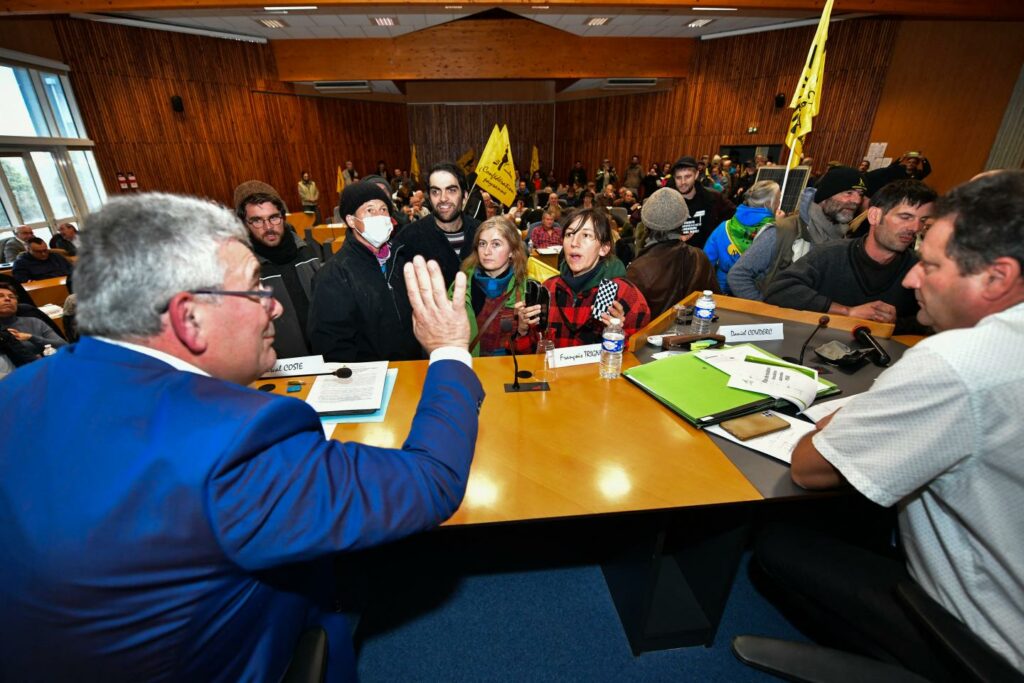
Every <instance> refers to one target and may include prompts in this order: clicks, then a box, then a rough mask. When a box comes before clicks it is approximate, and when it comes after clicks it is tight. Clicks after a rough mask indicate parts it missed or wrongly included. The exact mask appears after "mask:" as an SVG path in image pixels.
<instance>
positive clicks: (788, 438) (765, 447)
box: [704, 411, 814, 465]
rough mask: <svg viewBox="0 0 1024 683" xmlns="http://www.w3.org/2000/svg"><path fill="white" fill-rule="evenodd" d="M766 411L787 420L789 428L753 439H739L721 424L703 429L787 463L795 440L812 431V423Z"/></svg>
mask: <svg viewBox="0 0 1024 683" xmlns="http://www.w3.org/2000/svg"><path fill="white" fill-rule="evenodd" d="M768 412H770V413H771V414H773V415H778V416H779V417H781V418H782V419H783V420H785V421H786V422H788V423H789V425H790V426H789V429H783V430H782V431H778V432H772V433H771V434H765V435H764V436H755V437H754V438H753V439H747V440H746V441H740V440H739V439H737V438H736V437H735V436H733V435H732V434H730V433H729V432H727V431H725V430H724V429H722V427H721V425H712V426H710V427H707V428H706V429H705V430H704V431H707V432H711V433H712V434H714V435H715V436H720V437H722V438H723V439H728V440H729V441H734V442H736V443H738V444H741V445H743V446H746V447H747V448H750V449H753V450H755V451H757V452H759V453H764V454H765V455H768V456H771V457H773V458H775V459H776V460H781V461H782V462H784V463H786V464H787V465H788V464H789V463H790V461H791V460H792V459H793V449H794V448H796V444H797V442H798V441H800V438H801V437H802V436H803V435H804V434H807V433H809V432H813V431H814V425H813V424H811V423H810V422H806V421H804V420H801V419H799V418H796V417H790V416H789V415H783V414H782V413H776V412H775V411H768Z"/></svg>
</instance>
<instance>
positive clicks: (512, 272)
mask: <svg viewBox="0 0 1024 683" xmlns="http://www.w3.org/2000/svg"><path fill="white" fill-rule="evenodd" d="M527 258H528V257H527V254H526V244H525V243H524V242H523V238H522V237H521V236H520V234H519V230H517V229H516V226H515V223H513V222H512V221H511V220H509V219H508V218H506V217H504V216H497V217H495V218H489V219H487V220H486V221H484V222H483V223H481V224H480V228H479V229H478V230H477V232H476V250H475V251H474V252H473V253H472V254H470V255H469V257H468V258H466V260H465V261H463V263H462V272H464V273H465V274H466V280H467V288H466V315H467V316H469V327H470V343H469V351H470V353H472V354H473V355H474V356H503V355H505V354H507V353H508V352H509V349H508V345H509V341H510V340H511V337H512V334H513V333H514V332H515V330H516V319H515V318H516V315H515V305H516V304H517V303H518V302H520V301H524V300H525V299H526V260H527ZM503 321H507V322H505V327H504V328H503V327H502V322H503Z"/></svg>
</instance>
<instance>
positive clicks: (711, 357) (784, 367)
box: [697, 345, 829, 412]
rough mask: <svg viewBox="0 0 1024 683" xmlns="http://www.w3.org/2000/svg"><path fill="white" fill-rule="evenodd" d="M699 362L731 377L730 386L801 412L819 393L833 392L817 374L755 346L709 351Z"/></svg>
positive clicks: (698, 355)
mask: <svg viewBox="0 0 1024 683" xmlns="http://www.w3.org/2000/svg"><path fill="white" fill-rule="evenodd" d="M697 358H699V359H701V360H702V361H704V362H705V363H707V364H708V365H710V366H712V367H713V368H715V369H716V370H720V371H722V372H724V373H725V374H727V375H729V382H728V384H727V386H729V387H732V388H733V389H745V390H747V391H755V392H757V393H759V394H765V395H767V396H771V397H772V398H778V399H782V400H784V401H789V402H790V403H792V404H793V405H795V406H796V407H797V408H799V409H800V411H801V412H803V411H804V410H807V408H809V407H810V405H811V404H812V403H814V398H815V397H816V396H817V395H818V392H819V391H822V390H824V389H828V388H829V385H828V384H825V383H824V382H821V381H819V380H818V372H817V370H814V369H812V368H807V367H804V366H802V365H796V364H794V363H787V362H786V361H784V360H780V359H778V358H773V357H772V356H769V355H768V354H766V353H764V352H762V351H761V350H760V349H758V348H755V347H753V346H747V345H744V346H733V347H731V348H721V349H705V350H703V351H700V352H698V353H697Z"/></svg>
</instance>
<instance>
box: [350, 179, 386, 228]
mask: <svg viewBox="0 0 1024 683" xmlns="http://www.w3.org/2000/svg"><path fill="white" fill-rule="evenodd" d="M371 199H379V200H381V201H382V202H384V204H385V205H387V206H388V207H390V206H391V202H390V201H389V200H390V199H391V198H390V197H388V195H387V193H386V192H384V190H382V189H380V186H379V185H377V184H376V183H369V182H367V181H366V180H365V179H363V180H360V181H358V182H355V183H352V184H351V185H346V186H345V189H344V190H343V191H342V193H341V201H340V202H339V203H338V213H340V214H341V220H343V221H344V220H345V218H347V217H348V216H354V215H355V213H356V211H357V210H358V209H359V207H360V206H362V205H363V204H365V203H366V202H368V201H370V200H371Z"/></svg>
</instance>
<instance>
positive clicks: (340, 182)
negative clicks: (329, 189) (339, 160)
mask: <svg viewBox="0 0 1024 683" xmlns="http://www.w3.org/2000/svg"><path fill="white" fill-rule="evenodd" d="M344 189H345V176H344V175H342V173H341V166H339V167H338V194H339V195H340V194H341V191H342V190H344Z"/></svg>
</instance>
